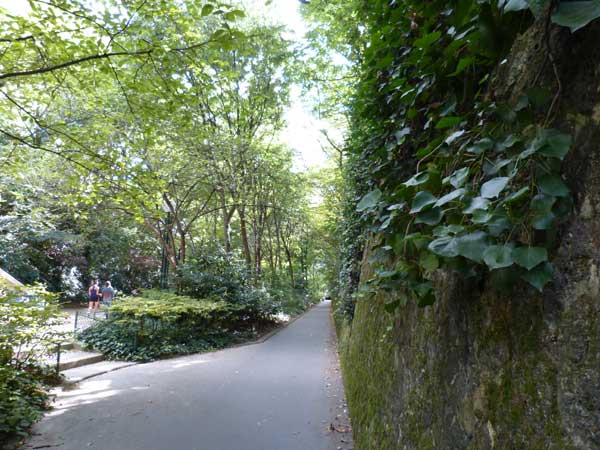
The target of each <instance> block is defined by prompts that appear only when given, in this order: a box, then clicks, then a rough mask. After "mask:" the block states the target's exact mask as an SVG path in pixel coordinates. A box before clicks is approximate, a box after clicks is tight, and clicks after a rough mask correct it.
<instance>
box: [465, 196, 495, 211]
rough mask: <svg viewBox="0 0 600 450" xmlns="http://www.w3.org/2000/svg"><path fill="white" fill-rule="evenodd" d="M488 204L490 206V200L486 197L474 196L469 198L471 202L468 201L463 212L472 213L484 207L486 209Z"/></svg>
mask: <svg viewBox="0 0 600 450" xmlns="http://www.w3.org/2000/svg"><path fill="white" fill-rule="evenodd" d="M489 206H490V201H489V200H488V199H486V198H483V197H475V198H473V199H471V203H469V206H467V207H466V208H465V209H464V210H463V213H465V214H473V213H474V212H475V211H477V210H478V209H483V210H485V209H488V207H489Z"/></svg>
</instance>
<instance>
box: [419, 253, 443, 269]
mask: <svg viewBox="0 0 600 450" xmlns="http://www.w3.org/2000/svg"><path fill="white" fill-rule="evenodd" d="M419 266H421V267H422V268H423V269H425V270H435V269H437V268H438V267H439V266H440V261H439V260H438V258H437V256H435V255H434V254H433V253H431V252H427V251H424V252H421V255H420V256H419Z"/></svg>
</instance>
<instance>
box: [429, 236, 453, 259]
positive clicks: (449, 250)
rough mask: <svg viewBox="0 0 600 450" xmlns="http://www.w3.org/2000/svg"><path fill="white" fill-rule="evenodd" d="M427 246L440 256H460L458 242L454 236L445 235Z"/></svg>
mask: <svg viewBox="0 0 600 450" xmlns="http://www.w3.org/2000/svg"><path fill="white" fill-rule="evenodd" d="M427 248H428V249H429V250H430V251H431V252H433V253H435V254H436V255H438V256H443V257H444V258H454V257H455V256H458V242H457V238H456V237H454V236H443V237H440V238H437V239H435V240H433V241H431V242H430V243H429V245H428V246H427Z"/></svg>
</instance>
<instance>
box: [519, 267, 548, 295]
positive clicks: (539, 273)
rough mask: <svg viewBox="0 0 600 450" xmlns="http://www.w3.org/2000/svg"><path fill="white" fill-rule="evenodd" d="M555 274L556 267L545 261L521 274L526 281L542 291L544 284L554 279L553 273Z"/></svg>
mask: <svg viewBox="0 0 600 450" xmlns="http://www.w3.org/2000/svg"><path fill="white" fill-rule="evenodd" d="M553 274H554V267H553V266H552V264H550V263H549V262H545V263H544V264H540V265H539V266H537V267H536V268H534V269H533V270H530V271H529V272H527V273H525V274H523V275H521V278H523V279H524V280H525V281H527V282H528V283H529V284H530V285H532V286H533V287H534V288H536V289H537V290H538V291H540V292H542V290H543V289H544V286H545V285H546V284H547V283H548V282H549V281H550V280H552V275H553Z"/></svg>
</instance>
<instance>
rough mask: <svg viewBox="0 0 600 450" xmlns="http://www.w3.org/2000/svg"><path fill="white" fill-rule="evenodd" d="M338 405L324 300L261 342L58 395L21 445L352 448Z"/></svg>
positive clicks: (134, 370)
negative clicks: (27, 439) (53, 407)
mask: <svg viewBox="0 0 600 450" xmlns="http://www.w3.org/2000/svg"><path fill="white" fill-rule="evenodd" d="M344 406H345V405H344V402H343V393H342V387H341V383H340V377H339V371H338V366H337V359H336V353H335V339H334V335H333V332H332V324H331V321H330V305H329V303H321V304H319V305H317V306H316V307H315V308H313V309H312V310H311V311H309V312H308V313H307V314H306V315H304V316H303V317H301V318H300V319H299V320H297V321H295V322H294V323H292V324H290V325H289V326H288V327H287V328H285V329H284V330H282V331H281V332H279V333H278V334H276V335H274V336H273V337H271V338H270V339H268V340H267V341H266V342H264V343H262V344H256V345H249V346H245V347H238V348H234V349H229V350H223V351H219V352H215V353H209V354H203V355H194V356H188V357H182V358H176V359H170V360H165V361H159V362H154V363H150V364H142V365H137V366H133V367H129V368H126V369H122V370H119V371H116V372H112V373H108V374H105V375H101V376H99V377H96V378H93V379H90V380H88V381H85V382H82V383H81V384H80V385H79V386H78V388H76V389H75V390H71V391H65V392H61V393H59V396H58V398H57V401H56V404H55V409H54V411H52V412H51V413H50V414H49V415H47V416H46V417H45V418H44V419H43V420H42V422H40V423H39V424H38V425H37V426H36V427H35V428H34V430H33V431H34V436H33V438H32V439H30V441H29V442H28V444H27V445H26V446H25V448H26V449H34V448H56V449H60V450H85V449H90V448H91V449H98V450H170V449H174V450H337V449H351V448H352V445H351V444H350V443H348V442H347V441H349V440H350V433H340V432H338V431H336V430H335V428H338V430H340V431H343V429H344V425H345V423H343V421H344V418H343V415H344V414H343V410H344ZM336 416H338V420H337V421H336ZM340 416H341V418H340ZM332 423H333V426H332V425H331V424H332ZM331 428H334V430H333V431H332V430H331Z"/></svg>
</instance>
